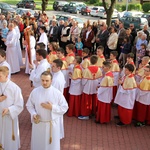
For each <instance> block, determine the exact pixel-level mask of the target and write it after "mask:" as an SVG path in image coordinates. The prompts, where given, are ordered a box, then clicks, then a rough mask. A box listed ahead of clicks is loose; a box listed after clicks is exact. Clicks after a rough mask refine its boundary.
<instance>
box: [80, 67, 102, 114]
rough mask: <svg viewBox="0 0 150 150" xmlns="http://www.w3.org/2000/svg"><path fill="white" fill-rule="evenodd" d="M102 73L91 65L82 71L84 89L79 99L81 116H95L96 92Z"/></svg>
mask: <svg viewBox="0 0 150 150" xmlns="http://www.w3.org/2000/svg"><path fill="white" fill-rule="evenodd" d="M101 76H102V73H101V70H100V68H99V67H98V66H95V65H91V66H89V67H88V68H86V69H85V70H84V71H83V81H84V82H85V83H84V84H85V85H84V89H83V94H82V99H81V115H82V116H90V115H92V114H93V115H96V110H97V100H98V99H97V91H96V88H97V86H98V82H99V79H100V78H101Z"/></svg>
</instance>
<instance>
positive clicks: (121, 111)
mask: <svg viewBox="0 0 150 150" xmlns="http://www.w3.org/2000/svg"><path fill="white" fill-rule="evenodd" d="M132 114H133V109H126V108H124V107H121V106H120V105H118V115H119V117H120V121H121V122H122V123H124V124H130V123H131V121H132Z"/></svg>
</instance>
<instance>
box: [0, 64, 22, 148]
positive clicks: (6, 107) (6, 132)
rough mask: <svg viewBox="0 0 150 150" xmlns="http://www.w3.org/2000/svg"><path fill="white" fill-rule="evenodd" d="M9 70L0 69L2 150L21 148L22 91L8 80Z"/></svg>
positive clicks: (4, 67)
mask: <svg viewBox="0 0 150 150" xmlns="http://www.w3.org/2000/svg"><path fill="white" fill-rule="evenodd" d="M8 74H9V69H8V67H6V66H1V67H0V149H4V150H18V149H19V148H20V136H19V122H18V115H19V114H20V113H21V112H22V110H23V103H24V102H23V97H22V94H21V89H20V88H19V87H18V86H17V85H16V84H15V83H14V82H12V81H11V80H10V79H8Z"/></svg>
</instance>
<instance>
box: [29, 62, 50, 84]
mask: <svg viewBox="0 0 150 150" xmlns="http://www.w3.org/2000/svg"><path fill="white" fill-rule="evenodd" d="M49 68H50V64H49V63H48V61H47V59H43V60H41V61H40V64H39V65H38V66H37V67H36V68H35V69H34V70H32V72H31V74H30V80H31V81H33V86H34V87H38V86H40V85H41V74H42V73H43V72H44V71H47V69H49Z"/></svg>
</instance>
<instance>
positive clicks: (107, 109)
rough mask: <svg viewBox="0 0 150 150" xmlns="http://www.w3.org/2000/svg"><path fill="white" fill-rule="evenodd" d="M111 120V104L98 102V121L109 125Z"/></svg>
mask: <svg viewBox="0 0 150 150" xmlns="http://www.w3.org/2000/svg"><path fill="white" fill-rule="evenodd" d="M110 120H111V104H109V103H103V102H101V101H98V108H97V113H96V121H97V122H100V123H107V122H110Z"/></svg>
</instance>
